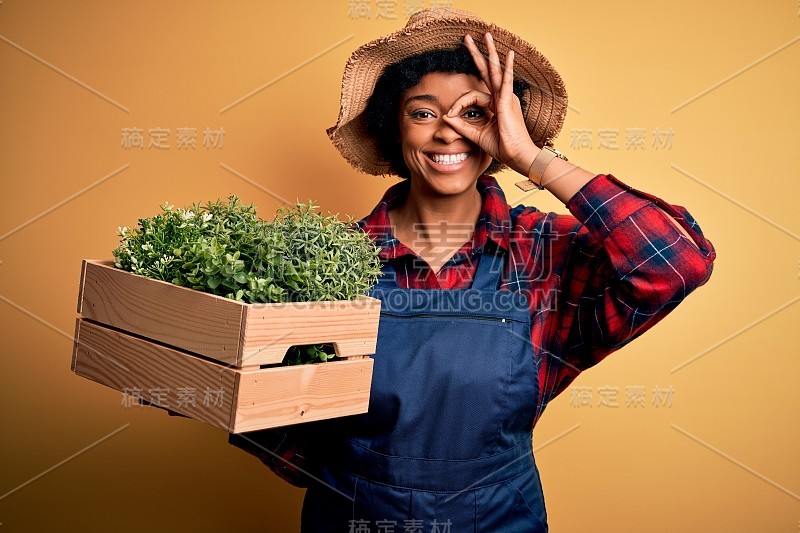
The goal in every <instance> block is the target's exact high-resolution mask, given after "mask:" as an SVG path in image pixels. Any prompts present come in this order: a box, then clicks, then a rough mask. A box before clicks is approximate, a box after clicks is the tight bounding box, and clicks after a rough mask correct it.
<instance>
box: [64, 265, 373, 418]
mask: <svg viewBox="0 0 800 533" xmlns="http://www.w3.org/2000/svg"><path fill="white" fill-rule="evenodd" d="M380 303H381V302H380V300H378V299H376V298H372V297H369V296H361V297H360V298H358V299H355V300H340V301H324V302H303V303H278V304H243V303H240V302H236V301H234V300H231V299H229V298H224V297H221V296H216V295H213V294H209V293H204V292H200V291H196V290H193V289H189V288H186V287H179V286H177V285H173V284H171V283H167V282H164V281H159V280H154V279H150V278H147V277H145V276H141V275H138V274H135V273H132V272H128V271H124V270H121V269H118V268H116V267H115V266H114V263H113V261H111V260H95V259H85V260H84V261H83V264H82V268H81V281H80V290H79V295H78V313H79V316H78V317H77V318H76V322H75V339H74V344H73V353H72V370H73V371H74V372H75V373H76V374H78V375H80V376H83V377H86V378H88V379H91V380H93V381H96V382H98V383H101V384H103V385H107V386H109V387H111V388H113V389H115V390H118V391H121V392H124V393H127V394H128V395H130V396H132V397H136V396H140V397H141V398H143V399H144V400H147V401H150V402H152V403H156V404H159V405H161V406H163V407H168V408H169V409H172V410H173V411H177V412H179V413H181V414H183V415H186V416H189V417H192V418H195V419H197V420H201V421H203V422H207V423H209V424H212V425H214V426H217V427H221V428H224V429H226V430H228V431H230V432H232V433H240V432H243V431H252V430H256V429H264V428H270V427H277V426H285V425H290V424H296V423H300V422H310V421H313V420H321V419H327V418H334V417H339V416H347V415H353V414H360V413H365V412H367V408H368V406H369V391H370V384H371V381H372V364H373V359H372V358H371V357H370V355H371V354H374V353H375V346H376V342H377V336H378V321H379V317H380ZM321 343H331V344H333V346H334V348H335V350H336V355H337V356H338V357H339V358H346V359H343V360H337V361H329V362H326V363H319V364H310V365H296V366H284V365H280V363H281V361H282V360H283V357H284V356H285V355H286V351H287V350H288V349H289V348H290V347H291V346H294V345H303V344H321Z"/></svg>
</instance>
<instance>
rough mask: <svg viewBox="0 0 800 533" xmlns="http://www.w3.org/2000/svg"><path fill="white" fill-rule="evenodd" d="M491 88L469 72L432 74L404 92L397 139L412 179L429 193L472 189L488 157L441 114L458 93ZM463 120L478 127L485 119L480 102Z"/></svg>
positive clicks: (484, 168) (483, 169)
mask: <svg viewBox="0 0 800 533" xmlns="http://www.w3.org/2000/svg"><path fill="white" fill-rule="evenodd" d="M476 89H477V90H480V91H483V92H489V90H488V88H487V87H486V84H485V83H484V82H483V81H482V80H481V79H479V78H477V77H475V76H472V75H470V74H453V73H444V72H430V73H428V74H426V75H424V76H423V77H422V78H420V81H419V83H418V84H417V85H415V86H413V87H411V88H410V89H408V91H406V92H405V93H404V94H403V96H402V98H401V100H400V107H399V111H398V113H399V115H398V128H399V132H398V133H399V139H398V140H399V142H400V143H401V145H402V151H403V159H404V161H405V163H406V166H408V168H409V170H410V171H411V180H412V183H415V184H416V186H418V187H420V188H422V189H424V190H425V192H427V193H428V194H434V195H453V194H461V193H464V192H466V191H469V190H470V189H473V188H475V183H476V181H477V179H478V177H479V176H480V175H481V174H483V172H484V171H485V170H486V169H487V168H488V167H489V165H490V164H491V162H492V157H491V156H490V155H488V154H487V153H486V152H484V151H483V150H481V149H480V148H479V147H478V145H476V144H474V143H473V142H472V141H470V140H469V139H467V138H466V137H464V136H462V135H461V134H460V133H458V132H457V131H456V130H454V129H453V128H452V127H451V126H450V125H449V124H447V123H446V122H445V121H444V119H442V116H443V115H445V114H447V111H448V110H450V108H451V107H452V106H453V104H454V103H455V102H456V100H458V99H459V98H460V97H461V95H463V94H464V93H466V92H469V91H472V90H476ZM461 118H463V119H464V120H465V121H467V122H468V123H470V124H473V125H475V126H478V127H480V126H481V125H483V124H485V123H486V122H487V119H486V115H485V112H484V111H483V109H481V108H480V107H478V106H472V107H468V108H466V109H463V110H462V111H461Z"/></svg>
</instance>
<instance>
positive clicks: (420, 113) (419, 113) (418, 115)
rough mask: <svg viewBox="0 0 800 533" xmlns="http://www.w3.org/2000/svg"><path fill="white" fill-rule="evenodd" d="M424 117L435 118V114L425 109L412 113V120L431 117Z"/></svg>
mask: <svg viewBox="0 0 800 533" xmlns="http://www.w3.org/2000/svg"><path fill="white" fill-rule="evenodd" d="M423 115H430V116H433V113H431V112H430V111H426V110H424V109H420V110H419V111H414V112H413V113H411V115H410V116H411V118H429V117H427V116H423Z"/></svg>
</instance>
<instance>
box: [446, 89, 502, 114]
mask: <svg viewBox="0 0 800 533" xmlns="http://www.w3.org/2000/svg"><path fill="white" fill-rule="evenodd" d="M491 104H492V95H490V94H489V93H485V92H483V91H478V90H472V91H470V92H468V93H467V94H465V95H463V96H461V97H460V98H459V99H458V100H456V101H455V103H454V104H453V105H452V106H451V107H450V110H449V111H448V112H447V116H448V117H457V116H458V115H459V114H460V113H461V111H462V110H463V109H466V108H468V107H471V106H474V105H477V106H479V107H481V108H483V109H484V110H486V111H488V112H491V109H489V107H490V106H491Z"/></svg>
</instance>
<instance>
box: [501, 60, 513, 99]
mask: <svg viewBox="0 0 800 533" xmlns="http://www.w3.org/2000/svg"><path fill="white" fill-rule="evenodd" d="M512 94H514V50H509V52H508V54H507V55H506V70H505V72H503V85H502V86H500V96H502V97H503V98H511V95H512Z"/></svg>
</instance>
